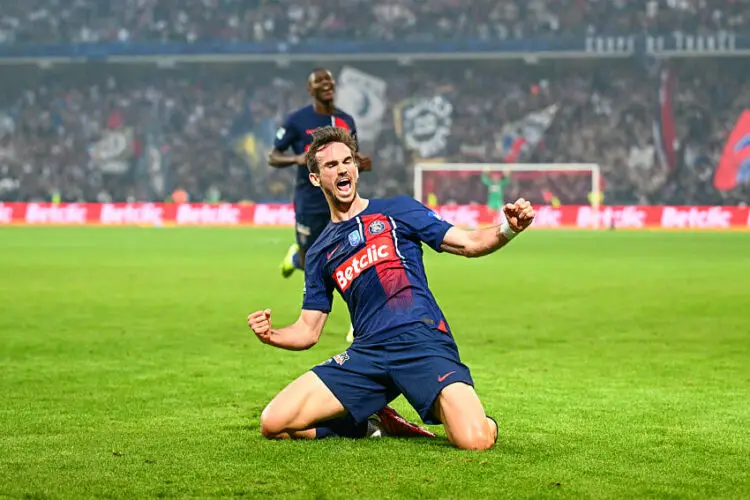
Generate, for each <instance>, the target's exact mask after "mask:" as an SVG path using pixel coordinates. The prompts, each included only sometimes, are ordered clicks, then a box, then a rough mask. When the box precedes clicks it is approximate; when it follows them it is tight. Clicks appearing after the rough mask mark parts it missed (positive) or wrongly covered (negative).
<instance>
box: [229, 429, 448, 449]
mask: <svg viewBox="0 0 750 500" xmlns="http://www.w3.org/2000/svg"><path fill="white" fill-rule="evenodd" d="M222 428H223V429H225V430H227V431H231V432H250V433H252V434H254V436H252V437H257V438H258V439H262V440H264V441H265V438H263V437H262V436H261V435H260V426H259V425H258V424H244V425H238V424H232V425H224V426H222ZM329 439H337V440H341V439H345V440H349V441H357V442H363V443H365V442H373V443H377V442H382V440H384V439H385V440H387V441H395V442H403V443H407V442H408V443H416V444H419V445H420V446H428V447H437V448H454V446H453V445H452V444H451V443H450V441H448V439H447V438H446V437H443V436H438V437H435V438H428V437H413V438H400V437H391V436H385V437H380V438H362V439H351V438H329ZM329 439H326V440H325V441H328V440H329ZM314 441H315V440H307V439H297V440H293V441H289V440H283V442H314ZM321 441H323V440H321Z"/></svg>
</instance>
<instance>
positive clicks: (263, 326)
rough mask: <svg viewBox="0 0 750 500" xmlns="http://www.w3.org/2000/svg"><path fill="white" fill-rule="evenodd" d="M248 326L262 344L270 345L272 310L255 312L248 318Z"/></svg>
mask: <svg viewBox="0 0 750 500" xmlns="http://www.w3.org/2000/svg"><path fill="white" fill-rule="evenodd" d="M247 326H249V327H250V329H251V330H252V331H253V333H255V335H256V336H257V337H258V339H260V341H261V342H263V343H264V344H265V343H268V341H269V340H270V338H271V310H270V309H266V310H264V311H255V312H254V313H252V314H251V315H249V316H248V317H247Z"/></svg>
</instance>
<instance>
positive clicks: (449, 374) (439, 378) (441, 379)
mask: <svg viewBox="0 0 750 500" xmlns="http://www.w3.org/2000/svg"><path fill="white" fill-rule="evenodd" d="M454 373H456V372H455V371H452V372H448V373H446V374H445V375H440V376H438V382H442V381H443V380H445V379H447V378H448V377H450V376H451V375H453V374H454Z"/></svg>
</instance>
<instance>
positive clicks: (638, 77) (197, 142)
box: [0, 60, 750, 204]
mask: <svg viewBox="0 0 750 500" xmlns="http://www.w3.org/2000/svg"><path fill="white" fill-rule="evenodd" d="M515 64H517V63H506V64H498V65H497V66H494V65H489V66H488V65H487V64H473V63H465V62H464V63H446V64H444V65H435V64H432V65H429V66H421V67H420V66H413V67H406V68H404V67H398V66H396V65H386V64H378V65H371V66H363V69H365V70H367V71H369V72H371V73H373V74H376V75H379V76H381V77H383V78H385V80H386V81H387V82H388V95H387V101H388V103H389V106H393V105H394V104H396V103H399V102H401V101H402V100H403V99H405V98H407V97H411V96H415V95H416V96H419V95H430V94H431V93H432V92H434V91H435V90H436V89H443V91H445V92H447V94H446V95H448V96H450V98H451V99H452V102H453V104H454V120H453V126H452V128H451V134H450V136H449V138H448V146H447V152H446V153H447V154H446V155H445V156H444V157H445V158H446V159H447V160H452V161H464V162H502V161H503V155H504V153H503V151H501V150H500V148H499V147H498V137H497V134H496V132H497V131H498V130H499V128H500V127H499V125H498V124H502V123H506V122H509V121H513V120H518V119H520V118H522V117H523V116H524V115H526V114H527V113H529V112H530V111H535V110H538V109H541V108H544V107H545V106H547V105H549V104H552V103H556V104H558V105H559V111H558V114H557V116H556V117H555V119H554V121H553V122H552V125H551V126H550V127H549V129H548V130H547V131H546V132H545V133H544V136H543V140H542V142H541V143H540V144H539V145H538V147H537V148H536V149H535V151H534V152H533V154H531V156H528V157H525V158H523V161H536V162H550V163H552V162H557V163H562V162H593V163H598V164H600V165H601V166H602V168H603V172H604V179H605V182H606V185H605V202H606V203H625V204H656V203H677V204H682V203H684V204H701V203H719V204H721V203H724V204H734V203H739V202H746V201H748V191H747V189H746V188H740V189H737V190H734V191H731V192H727V193H720V192H718V191H716V190H715V189H714V188H713V184H712V178H713V172H714V169H715V167H716V165H717V163H718V159H719V157H720V155H721V151H722V148H723V146H724V142H725V139H726V137H727V135H728V133H729V130H731V127H732V126H733V125H734V122H735V120H736V119H737V116H738V115H739V113H740V111H741V110H742V109H743V106H745V105H746V103H747V102H748V101H749V100H750V83H748V81H750V80H748V79H747V71H748V68H747V67H746V66H744V65H740V64H735V62H733V61H731V60H723V61H712V62H710V61H706V60H701V61H700V62H695V63H689V62H687V63H682V64H681V65H680V66H679V67H677V71H676V74H677V77H676V80H677V83H676V87H675V92H674V96H673V102H674V104H673V106H674V121H675V124H676V130H677V137H678V140H679V143H678V148H677V150H678V153H679V154H678V164H677V168H676V169H674V170H670V169H668V168H666V167H665V166H664V165H662V163H661V162H660V161H659V159H658V155H657V154H656V148H655V143H654V138H653V134H652V124H653V118H654V114H655V110H656V108H657V92H656V88H657V82H656V77H655V76H653V75H651V76H650V77H649V74H648V72H647V71H646V69H644V68H642V67H637V66H634V65H633V64H632V63H628V62H609V63H603V62H596V61H592V62H565V63H555V64H552V65H547V64H545V65H541V66H537V67H534V66H530V67H527V68H526V69H525V71H518V70H517V67H516V66H514V65H515ZM258 69H260V71H252V70H247V69H241V68H237V67H236V66H213V65H209V66H206V67H203V68H202V69H199V68H196V67H190V68H188V69H185V70H161V71H155V70H154V69H153V68H152V67H142V68H137V69H136V68H135V67H127V68H122V67H120V68H112V67H109V66H105V65H100V66H92V67H90V68H88V70H87V71H74V70H71V69H69V68H66V67H61V68H60V69H59V70H47V71H43V70H36V69H34V70H29V72H30V73H29V74H25V73H24V72H23V71H20V72H17V73H14V75H15V76H14V77H12V78H8V79H6V81H4V82H3V84H2V85H3V97H4V98H5V102H4V103H3V107H1V108H0V110H2V111H0V137H1V138H0V199H2V200H6V201H7V200H48V199H50V198H51V197H53V196H54V195H55V193H59V195H60V197H61V199H63V200H70V201H73V200H100V201H106V200H110V199H111V200H147V199H157V200H158V199H164V198H165V197H167V196H168V195H169V193H170V192H171V190H172V189H173V188H177V187H179V188H181V189H184V190H185V191H187V192H188V194H189V195H190V199H192V200H211V199H222V200H228V201H239V200H255V201H261V200H276V201H278V200H284V201H286V200H288V199H290V194H291V189H292V185H293V184H292V175H291V172H289V171H288V170H276V169H271V168H270V167H268V166H267V165H266V163H265V160H264V157H265V153H266V152H267V150H268V145H269V144H270V143H271V141H272V136H273V133H274V132H275V128H276V126H277V125H278V123H280V121H281V120H282V119H283V117H284V115H285V114H286V113H287V112H288V111H289V110H291V109H294V108H295V107H298V106H301V105H303V104H304V103H305V102H306V101H307V99H308V97H307V95H306V93H305V89H304V85H303V84H302V82H304V79H305V74H306V68H305V69H287V70H284V71H281V70H277V69H275V68H273V67H270V66H268V67H262V68H258ZM334 69H336V68H334ZM14 79H15V81H9V80H14ZM259 124H260V125H265V128H266V130H265V136H266V137H269V139H266V141H265V146H264V144H263V143H264V141H263V140H262V134H258V133H256V138H257V140H256V141H255V143H256V144H255V145H254V148H255V149H253V150H252V152H253V157H252V158H248V155H247V154H246V150H245V151H244V152H243V148H242V147H238V141H237V139H236V138H237V137H243V136H242V131H243V130H246V129H248V127H255V128H254V129H255V130H256V131H257V130H258V127H259ZM155 126H157V129H158V132H159V133H158V134H156V135H154V134H151V131H152V130H153V128H154V127H155ZM122 127H128V128H129V129H131V130H133V134H134V135H133V137H134V140H133V144H132V146H133V151H132V155H131V157H130V158H129V159H128V160H127V163H128V166H129V168H128V169H127V171H126V172H125V173H121V172H108V171H102V169H101V168H99V167H98V166H97V164H96V163H95V162H93V161H92V145H93V144H95V143H96V142H97V141H98V140H100V139H101V137H102V134H103V133H104V132H105V131H106V130H112V129H115V130H118V129H122ZM149 134H151V135H149ZM154 136H155V137H156V138H157V139H158V144H155V146H156V147H157V149H158V151H159V152H160V157H161V164H162V165H163V168H162V170H161V173H163V174H165V175H163V176H162V178H161V183H157V182H155V181H154V177H155V175H154V170H153V169H150V168H149V165H151V163H149V160H148V158H149V155H147V154H145V148H146V147H147V146H148V145H149V144H152V143H149V142H148V141H149V139H148V137H154ZM363 148H365V149H367V148H369V150H368V151H366V152H368V153H370V154H372V155H373V156H374V163H375V171H374V172H373V173H372V174H370V175H371V176H372V180H371V181H370V182H368V183H367V186H368V189H369V190H370V191H371V192H373V193H372V194H377V195H394V194H399V193H409V192H411V186H412V174H411V168H410V165H411V163H412V161H413V157H412V155H411V154H410V152H409V151H407V150H405V149H404V147H403V142H402V141H401V140H400V139H399V136H398V135H397V133H396V127H395V126H394V120H393V118H392V110H391V109H390V107H389V109H388V110H387V112H386V114H385V117H384V119H383V127H382V131H381V133H380V135H379V137H378V139H377V142H376V143H375V144H365V145H363ZM156 173H160V172H156ZM550 182H551V183H552V184H551V185H549V183H550ZM589 187H590V184H589V183H588V182H587V180H586V179H585V178H584V179H583V180H581V179H580V177H576V176H571V175H560V176H557V177H555V176H545V177H543V178H542V179H541V180H539V179H538V180H536V181H531V180H523V179H522V180H518V181H514V182H512V183H511V185H510V187H509V191H508V192H509V196H513V195H515V194H518V193H521V192H523V193H525V194H526V195H527V196H530V197H531V198H534V199H540V198H541V196H542V191H543V190H544V189H551V190H552V191H553V192H554V193H555V194H556V195H557V196H558V197H559V198H560V199H561V201H562V202H563V203H581V202H585V201H586V196H587V191H586V190H587V189H588V188H589ZM484 189H486V188H484V187H482V185H481V183H480V181H479V177H478V176H473V177H472V178H469V179H464V182H451V181H450V178H449V179H448V181H447V182H443V183H439V184H438V192H437V193H436V195H437V197H438V200H439V201H440V202H447V201H457V202H469V201H477V200H481V199H482V198H483V197H484V195H483V194H481V193H482V192H483V190H484ZM478 193H480V194H478ZM368 194H369V193H368Z"/></svg>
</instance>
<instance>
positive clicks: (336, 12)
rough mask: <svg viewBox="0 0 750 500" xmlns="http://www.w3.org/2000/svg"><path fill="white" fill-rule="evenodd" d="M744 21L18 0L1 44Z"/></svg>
mask: <svg viewBox="0 0 750 500" xmlns="http://www.w3.org/2000/svg"><path fill="white" fill-rule="evenodd" d="M373 20H374V21H375V22H373ZM748 20H749V19H748V4H747V2H746V1H743V0H568V1H563V0H531V1H524V0H511V1H502V2H498V1H497V0H474V1H472V2H469V3H467V2H463V1H461V0H429V1H424V0H385V1H381V2H370V1H367V0H315V1H313V0H158V1H157V0H118V1H113V0H75V1H69V0H52V1H50V0H24V1H23V2H7V5H3V10H2V12H0V43H60V42H66V43H67V42H74V43H97V42H105V41H120V42H144V41H158V42H188V43H192V42H202V41H211V40H225V41H256V42H258V41H281V42H285V43H297V42H300V41H304V40H310V39H318V40H320V39H353V40H402V39H412V40H415V39H416V40H433V39H449V38H461V37H478V38H483V39H492V38H500V39H506V38H524V37H532V36H533V37H552V36H570V35H578V36H580V35H594V34H608V35H611V34H631V33H644V32H649V33H659V34H664V33H670V32H674V31H681V32H690V33H699V32H707V31H716V30H729V31H732V30H736V29H739V28H741V27H742V26H745V25H746V23H747V22H748Z"/></svg>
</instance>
